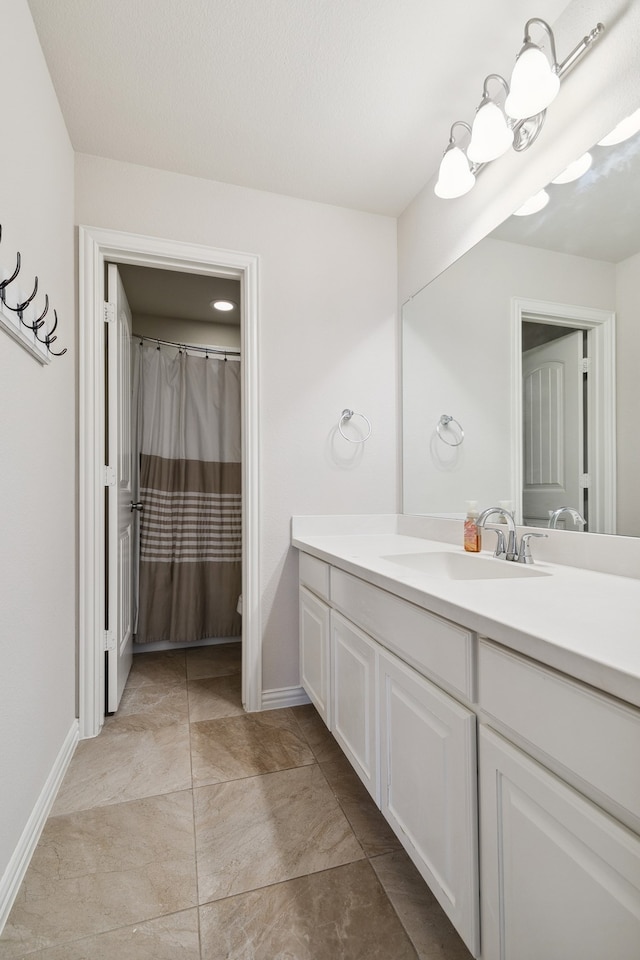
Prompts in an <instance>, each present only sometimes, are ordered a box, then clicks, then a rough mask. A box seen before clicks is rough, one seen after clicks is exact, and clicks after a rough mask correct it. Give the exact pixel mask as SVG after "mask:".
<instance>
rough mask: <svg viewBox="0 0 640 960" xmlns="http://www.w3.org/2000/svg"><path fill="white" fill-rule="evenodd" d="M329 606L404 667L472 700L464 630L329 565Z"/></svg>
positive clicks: (468, 636)
mask: <svg viewBox="0 0 640 960" xmlns="http://www.w3.org/2000/svg"><path fill="white" fill-rule="evenodd" d="M331 602H332V604H333V605H334V606H336V607H338V608H339V609H340V610H341V612H342V613H344V614H345V616H347V617H348V618H349V620H353V622H354V623H357V624H358V626H359V627H362V628H363V629H364V630H366V631H367V633H370V634H371V636H372V637H374V638H375V639H376V640H379V641H380V642H381V643H382V645H383V646H385V647H388V648H389V649H391V650H392V651H393V652H394V653H397V654H398V655H399V656H400V657H402V659H403V660H406V661H407V663H410V664H411V665H412V666H415V667H417V669H418V670H422V671H426V673H428V674H429V676H431V677H434V678H435V679H436V681H438V680H440V681H443V682H444V683H445V684H446V685H448V686H450V687H452V688H454V689H455V690H457V691H459V692H460V693H461V694H462V695H463V696H464V697H466V698H467V699H468V700H473V699H474V684H473V638H474V634H473V633H472V632H471V631H470V630H465V629H464V627H459V626H458V625H457V624H455V623H451V622H450V621H449V620H444V619H443V618H442V617H437V616H435V615H434V614H432V613H428V612H427V611H426V610H423V609H422V608H421V607H417V606H415V605H414V604H413V603H409V602H408V601H407V600H402V599H400V598H399V597H394V596H393V595H392V594H390V593H387V592H386V591H385V590H381V589H380V588H379V587H374V586H372V585H371V584H369V583H365V582H364V581H362V580H358V578H357V577H352V576H351V575H350V574H348V573H344V571H342V570H336V569H335V568H333V567H332V568H331Z"/></svg>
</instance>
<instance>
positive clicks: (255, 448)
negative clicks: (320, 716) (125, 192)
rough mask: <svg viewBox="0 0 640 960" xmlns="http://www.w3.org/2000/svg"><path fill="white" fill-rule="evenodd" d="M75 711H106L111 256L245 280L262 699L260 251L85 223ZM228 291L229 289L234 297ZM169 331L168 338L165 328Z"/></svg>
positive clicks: (255, 650) (250, 657) (250, 705)
mask: <svg viewBox="0 0 640 960" xmlns="http://www.w3.org/2000/svg"><path fill="white" fill-rule="evenodd" d="M79 234H80V331H79V347H80V358H79V369H80V398H79V403H80V409H79V416H80V458H79V501H80V518H79V534H80V543H79V555H80V567H79V581H80V582H79V596H80V610H79V627H80V629H79V650H78V664H79V683H78V688H79V718H80V735H81V737H92V736H96V735H97V734H98V733H99V731H100V729H101V726H102V722H103V719H104V713H105V693H104V687H105V684H104V681H105V657H104V651H105V649H106V644H108V642H109V637H108V634H107V631H106V630H105V623H104V612H105V595H106V586H105V577H106V573H107V572H106V563H105V522H104V491H105V486H106V485H107V484H108V482H109V477H108V470H107V469H106V467H105V438H106V430H105V344H106V336H105V326H106V321H107V320H108V310H107V309H106V306H105V303H106V289H105V273H106V267H107V264H109V263H111V264H117V265H118V266H119V267H120V269H122V270H124V271H126V269H127V268H128V267H127V265H128V266H132V267H145V268H152V269H154V270H156V271H168V272H172V273H179V274H183V275H184V274H188V275H190V276H191V277H192V278H193V279H195V278H197V277H208V278H219V279H221V280H226V281H233V282H235V283H236V284H239V289H240V298H239V307H240V324H239V331H240V350H241V353H242V358H243V362H242V365H241V367H242V372H241V394H242V404H241V410H242V412H241V420H242V425H241V437H242V441H241V446H242V453H241V463H242V468H241V488H242V490H241V500H242V590H241V593H242V598H243V600H242V612H243V616H242V637H243V657H242V661H243V662H242V700H243V704H244V707H245V709H247V710H249V711H253V710H259V709H261V706H262V704H261V693H262V676H261V624H260V589H259V547H258V537H259V526H260V524H259V506H260V504H259V484H258V458H259V405H258V350H257V347H258V333H257V331H258V325H257V286H258V258H257V257H256V256H255V255H252V254H241V253H235V252H232V251H226V250H220V249H216V248H208V247H202V246H198V245H192V244H185V243H182V242H177V241H169V240H159V239H156V238H151V237H140V236H136V235H132V234H125V233H120V232H115V231H110V230H101V229H96V228H90V227H80V230H79ZM228 299H231V298H230V297H228ZM162 339H165V338H162Z"/></svg>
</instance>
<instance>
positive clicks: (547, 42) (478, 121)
mask: <svg viewBox="0 0 640 960" xmlns="http://www.w3.org/2000/svg"><path fill="white" fill-rule="evenodd" d="M538 28H540V29H541V31H542V34H543V36H542V39H539V40H538V41H537V42H536V41H534V39H533V33H534V30H535V33H536V35H537V33H538ZM603 31H604V26H603V24H601V23H598V24H596V26H595V27H594V28H593V30H592V31H591V33H589V34H588V36H586V37H583V38H582V40H581V41H580V43H579V44H577V46H576V47H574V49H573V50H572V51H571V53H570V54H569V55H568V56H567V57H566V58H565V59H564V60H563V61H562V63H558V62H557V59H556V47H555V39H554V36H553V31H552V30H551V27H550V26H549V24H548V23H546V22H545V21H544V20H541V19H540V18H539V17H533V18H532V19H530V20H528V21H527V23H526V24H525V28H524V41H523V46H522V49H521V50H520V52H519V53H518V56H517V58H516V63H515V66H514V68H513V73H512V75H511V85H509V84H508V83H507V81H506V80H505V79H504V77H501V76H500V75H499V74H497V73H490V74H489V76H488V77H486V79H485V81H484V87H483V93H482V100H481V101H480V105H479V106H478V109H477V111H476V116H475V119H474V121H473V127H470V126H469V124H468V123H464V122H463V121H462V120H456V122H455V123H454V124H453V125H452V127H451V132H450V135H449V143H448V145H447V148H446V150H445V152H444V156H443V158H442V161H441V163H440V169H439V172H438V180H437V182H436V185H435V187H434V190H435V193H436V196H438V197H442V198H444V199H451V198H454V197H461V196H463V195H464V194H465V193H468V192H469V190H471V189H472V187H473V185H474V184H475V178H476V174H477V173H478V172H479V171H480V170H482V168H483V166H484V165H485V164H486V163H489V162H491V161H492V160H496V159H498V157H501V156H502V155H503V154H504V153H506V151H507V150H508V149H509V147H510V146H512V147H513V149H514V150H517V151H518V152H522V151H523V150H526V149H527V148H528V147H530V146H531V144H532V143H533V142H534V141H535V139H536V138H537V136H538V134H539V133H540V130H541V129H542V125H543V124H544V119H545V115H546V109H547V107H548V106H549V104H550V103H551V102H552V101H553V100H554V99H555V97H556V96H557V94H558V91H559V89H560V81H561V79H562V78H563V77H564V75H565V74H566V73H568V71H569V70H570V69H571V68H572V67H573V66H574V65H575V64H576V63H577V62H578V60H579V59H580V58H581V57H582V56H583V54H585V53H586V51H587V50H589V49H590V47H591V45H592V44H593V43H594V42H595V41H596V40H597V39H598V38H599V37H600V36H601V34H602V33H603ZM545 48H547V49H548V53H549V55H548V56H547V54H546V53H545ZM490 81H497V82H498V83H499V85H500V87H501V88H502V89H501V90H498V91H497V93H495V94H494V95H491V93H490V92H489V83H490ZM503 95H504V103H501V100H502V97H503ZM639 123H640V118H639ZM456 126H462V127H464V128H465V129H466V130H467V132H468V133H469V134H470V139H469V141H468V143H467V147H466V151H465V150H464V149H463V148H462V147H461V146H460V145H459V143H458V142H457V140H456V137H455V136H454V128H455V127H456Z"/></svg>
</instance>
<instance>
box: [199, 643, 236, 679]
mask: <svg viewBox="0 0 640 960" xmlns="http://www.w3.org/2000/svg"><path fill="white" fill-rule="evenodd" d="M186 654H187V677H188V678H189V680H201V679H202V678H203V677H226V676H229V675H230V674H232V673H240V672H241V671H242V641H240V640H238V641H237V642H236V643H217V644H212V645H211V646H208V647H192V648H190V649H189V650H187V651H186Z"/></svg>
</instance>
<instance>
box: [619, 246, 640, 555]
mask: <svg viewBox="0 0 640 960" xmlns="http://www.w3.org/2000/svg"><path fill="white" fill-rule="evenodd" d="M616 293H617V301H616V311H617V315H616V323H617V331H616V333H617V343H618V350H617V352H616V386H617V396H616V410H617V415H618V422H617V433H618V437H617V440H618V448H617V458H618V503H617V508H618V529H620V530H624V531H625V533H626V534H628V535H629V536H635V537H640V441H639V439H638V418H639V416H640V381H639V379H638V363H639V361H640V253H639V254H636V256H635V257H629V259H628V260H625V261H624V262H623V263H619V264H618V266H617V268H616Z"/></svg>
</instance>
